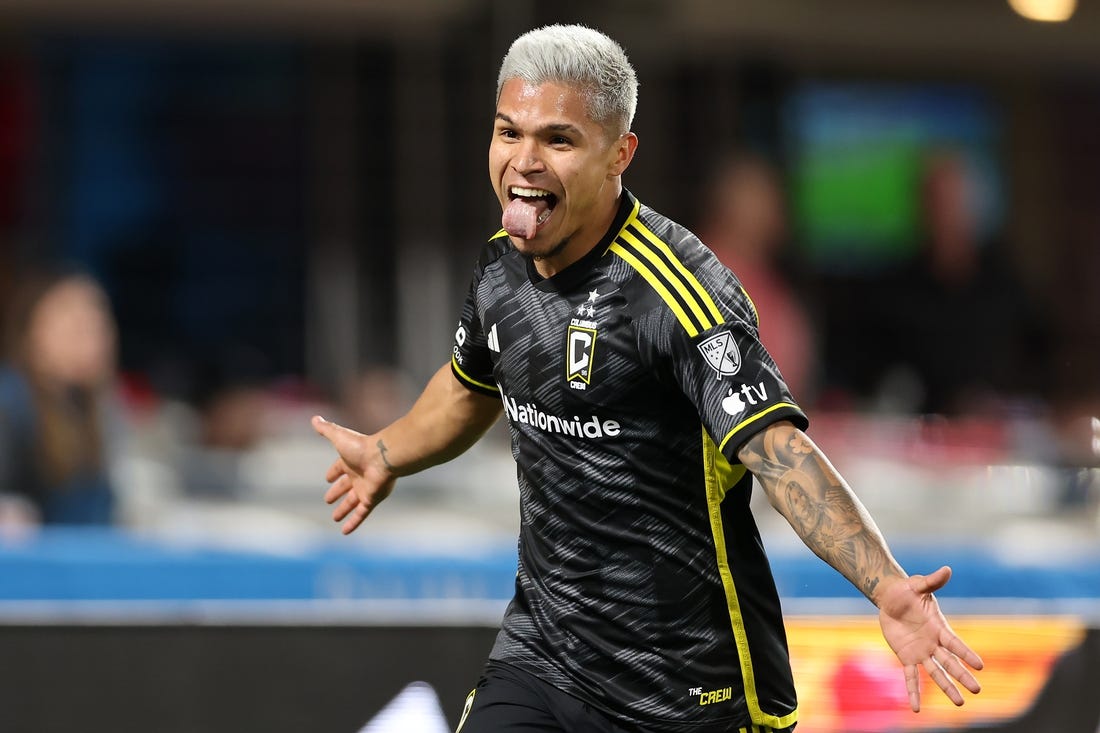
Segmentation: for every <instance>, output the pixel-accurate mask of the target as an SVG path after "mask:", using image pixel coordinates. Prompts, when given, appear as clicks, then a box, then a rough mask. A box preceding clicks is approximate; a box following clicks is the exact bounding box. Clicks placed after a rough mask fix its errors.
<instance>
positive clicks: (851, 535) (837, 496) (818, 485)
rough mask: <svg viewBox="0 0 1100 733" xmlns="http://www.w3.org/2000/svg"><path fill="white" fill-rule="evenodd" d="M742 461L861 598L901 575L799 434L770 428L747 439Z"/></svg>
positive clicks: (851, 498)
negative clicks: (890, 577) (892, 576)
mask: <svg viewBox="0 0 1100 733" xmlns="http://www.w3.org/2000/svg"><path fill="white" fill-rule="evenodd" d="M740 458H741V460H742V463H744V465H745V467H746V468H747V469H749V470H750V471H751V472H752V473H753V474H754V475H755V476H756V478H757V480H758V481H759V482H760V485H761V486H762V487H763V488H764V490H765V492H767V494H768V498H769V499H770V500H771V502H772V504H773V505H774V506H775V508H776V509H778V510H779V512H780V513H781V514H783V516H784V517H786V518H787V520H788V521H789V522H790V523H791V526H792V527H793V528H794V530H795V532H797V533H798V536H799V537H801V538H802V540H803V541H804V542H805V543H806V545H807V546H808V547H809V548H810V549H811V550H813V551H814V552H815V553H816V554H817V555H818V556H819V557H821V558H822V559H824V560H825V561H826V562H828V563H829V564H830V565H832V566H833V567H834V568H836V569H837V570H839V571H840V572H841V573H842V574H843V575H844V576H845V577H846V578H848V579H849V580H850V581H851V582H852V583H853V584H855V585H856V587H858V588H859V589H860V590H861V591H862V592H863V593H864V594H865V595H867V596H870V595H871V594H872V592H873V591H874V589H875V587H876V586H877V585H878V583H879V580H880V578H881V577H882V576H883V575H884V574H886V573H891V572H899V571H900V569H897V570H895V568H896V564H895V563H894V562H893V559H892V558H891V556H890V554H889V551H888V550H887V549H886V545H885V542H884V541H883V540H882V536H881V535H880V534H879V532H878V529H877V528H876V527H875V525H874V522H873V521H872V520H871V518H870V516H869V515H868V514H867V513H866V510H864V509H863V507H862V505H861V504H860V503H859V500H858V499H856V497H855V495H854V494H853V493H852V491H851V489H849V488H848V486H847V485H846V484H845V483H844V480H843V479H842V478H841V477H840V475H839V474H838V473H837V472H836V470H835V469H834V468H833V467H832V466H831V465H830V464H829V461H828V459H827V458H825V455H824V454H823V453H821V451H820V450H819V449H818V448H817V446H815V445H814V444H813V442H812V441H811V440H810V439H809V438H808V437H807V436H806V435H805V434H804V433H803V432H802V431H800V430H798V429H797V428H795V427H794V426H793V425H789V424H782V423H781V424H779V425H776V426H772V427H770V428H768V429H766V430H764V431H763V432H761V433H758V434H757V435H755V436H753V437H752V438H750V439H749V441H748V442H747V443H746V444H745V446H744V447H743V448H742V449H741V452H740Z"/></svg>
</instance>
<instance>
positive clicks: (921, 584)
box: [909, 565, 951, 593]
mask: <svg viewBox="0 0 1100 733" xmlns="http://www.w3.org/2000/svg"><path fill="white" fill-rule="evenodd" d="M949 580H951V568H950V567H948V566H947V565H944V566H943V567H942V568H940V569H939V570H937V571H936V572H934V573H929V574H928V575H910V576H909V587H910V588H912V589H913V591H914V592H916V593H935V592H936V591H938V590H939V589H940V588H942V587H944V586H945V585H947V581H949Z"/></svg>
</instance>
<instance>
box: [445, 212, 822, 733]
mask: <svg viewBox="0 0 1100 733" xmlns="http://www.w3.org/2000/svg"><path fill="white" fill-rule="evenodd" d="M452 369H453V371H454V373H455V376H456V377H457V378H458V379H459V380H460V381H461V382H463V383H464V384H465V385H466V386H467V387H468V388H470V389H472V390H476V391H480V392H483V393H486V394H490V395H494V396H497V397H499V399H501V400H502V402H503V403H504V408H505V418H506V419H507V420H508V423H509V427H510V430H511V438H512V453H513V455H514V457H515V460H516V463H517V474H518V481H519V490H520V512H521V526H520V536H519V567H518V572H517V575H516V590H515V597H514V599H513V600H512V602H511V603H510V604H509V606H508V609H507V611H506V613H505V617H504V621H503V626H502V629H501V632H500V634H499V636H498V638H497V642H496V644H495V646H494V648H493V650H492V653H491V654H490V657H491V659H494V660H499V661H502V662H506V663H509V664H512V665H515V666H518V667H520V668H522V669H524V670H526V671H528V672H531V673H533V674H536V675H538V676H540V677H541V678H543V679H545V680H547V681H548V682H550V683H551V684H553V685H555V686H556V687H558V688H559V689H561V690H563V691H565V692H568V693H570V694H572V695H575V696H577V697H579V698H580V699H582V700H584V701H585V702H588V703H589V704H591V705H594V706H596V707H598V708H600V709H602V710H604V711H607V712H608V713H610V714H612V715H614V716H615V717H616V718H618V719H621V720H623V721H626V722H628V723H630V724H633V725H639V726H645V727H647V728H650V729H667V730H707V731H725V730H734V731H736V730H739V729H740V728H742V727H745V726H748V725H758V726H766V727H769V728H786V727H788V726H790V725H791V724H793V723H794V722H795V720H796V718H797V711H796V701H795V693H794V686H793V682H792V679H791V671H790V664H789V661H788V655H787V646H786V638H785V634H784V631H783V624H782V618H781V613H780V605H779V598H778V594H777V592H776V589H775V585H774V581H773V579H772V576H771V571H770V568H769V566H768V561H767V558H766V556H765V553H764V548H763V546H762V544H761V540H760V536H759V532H758V530H757V527H756V523H755V521H754V520H753V517H752V514H751V512H750V510H749V498H750V493H751V490H752V482H751V475H749V474H748V473H747V472H746V470H745V469H744V467H743V466H741V465H740V463H739V461H738V459H737V451H738V449H739V448H740V446H741V445H742V444H743V443H744V441H745V440H746V439H747V438H748V437H749V436H751V435H752V434H753V433H755V432H757V431H759V430H760V429H762V428H764V427H766V426H767V425H769V424H771V423H773V422H775V421H777V420H789V421H791V422H793V423H794V424H796V425H798V426H799V427H805V426H806V418H805V416H804V415H803V413H802V411H801V410H800V409H799V408H798V406H797V405H796V404H795V402H794V400H793V398H792V397H791V395H790V394H789V393H788V390H787V387H786V385H785V384H784V382H783V379H782V377H781V375H780V373H779V371H778V369H777V368H776V366H775V364H774V363H773V361H772V359H771V357H770V356H769V355H768V354H767V352H766V351H765V349H764V347H763V346H762V345H761V344H760V341H759V338H758V335H757V315H756V312H755V309H754V307H753V305H752V301H751V300H750V299H749V297H748V295H747V294H746V293H745V292H744V290H743V289H742V288H741V285H740V283H739V282H738V280H737V279H736V277H735V276H734V275H733V274H732V273H731V272H730V271H729V270H728V269H726V268H725V267H724V266H722V265H721V264H720V263H719V262H718V260H717V259H716V258H715V257H714V256H713V254H712V253H711V252H710V250H708V249H707V248H706V247H705V246H704V245H703V244H702V243H701V242H700V241H699V240H698V239H697V238H696V237H695V236H694V235H693V234H692V233H691V232H689V231H688V230H687V229H685V228H684V227H682V226H680V225H678V224H676V223H675V222H673V221H671V220H669V219H667V218H665V217H663V216H661V215H660V214H658V213H656V212H655V211H653V210H652V209H650V208H648V207H646V206H643V205H641V204H640V203H639V202H638V201H637V200H636V199H635V198H634V197H633V196H632V195H631V194H630V193H629V192H625V191H624V193H623V196H622V200H621V205H620V209H619V212H618V215H617V216H616V219H615V221H614V223H613V224H612V226H611V228H610V230H609V231H608V233H607V235H606V236H605V238H604V240H603V241H602V242H601V243H600V244H599V245H597V246H596V247H595V248H594V249H593V250H592V251H591V252H590V253H589V254H587V255H586V256H585V257H584V258H582V259H581V260H579V261H577V262H576V263H574V264H573V265H571V266H569V267H568V268H566V269H565V270H563V271H562V272H560V273H558V274H557V275H555V276H554V277H552V278H548V279H544V278H542V277H540V276H539V275H538V273H537V272H536V271H535V268H534V266H533V264H532V263H531V262H530V261H529V260H528V259H527V258H525V257H523V256H522V255H520V254H519V253H518V252H517V251H516V250H515V248H514V247H513V246H512V244H511V242H510V240H509V238H508V236H507V234H505V233H504V232H500V233H498V234H497V236H495V237H494V238H493V239H491V240H490V241H489V243H488V244H487V245H486V247H485V249H484V251H483V253H482V255H481V257H480V259H479V261H478V263H477V266H476V268H475V272H474V277H473V281H472V284H471V286H470V291H469V294H468V297H467V300H466V302H465V305H464V307H463V311H462V317H461V322H460V323H459V326H458V330H457V332H456V334H455V345H454V353H453V359H452Z"/></svg>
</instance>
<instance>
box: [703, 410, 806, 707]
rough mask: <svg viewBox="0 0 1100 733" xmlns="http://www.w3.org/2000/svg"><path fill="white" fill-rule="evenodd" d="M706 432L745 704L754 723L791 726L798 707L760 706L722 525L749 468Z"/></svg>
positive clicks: (715, 529)
mask: <svg viewBox="0 0 1100 733" xmlns="http://www.w3.org/2000/svg"><path fill="white" fill-rule="evenodd" d="M702 433H703V469H704V473H705V477H706V490H707V513H708V514H709V515H710V531H711V535H712V536H713V538H714V552H715V559H716V560H717V562H718V574H719V575H720V576H721V578H722V587H723V589H724V590H725V594H726V606H727V608H728V610H729V616H730V626H731V628H732V630H733V640H734V643H735V644H736V645H737V658H738V661H739V663H740V665H741V680H742V682H743V683H744V687H745V704H746V706H747V707H748V709H749V717H750V718H752V722H753V724H754V725H767V726H769V727H771V728H789V727H790V726H792V725H794V724H795V723H796V722H797V721H798V709H797V708H796V709H795V710H792V711H791V712H790V713H787V714H786V715H784V716H782V717H780V716H777V715H769V714H768V713H765V712H764V711H763V710H761V709H760V698H759V697H758V696H757V693H756V675H755V673H754V671H753V668H752V655H751V654H750V651H749V638H748V633H747V632H746V630H745V619H744V618H743V617H742V615H741V601H740V599H738V597H737V587H736V586H735V585H734V582H733V573H732V572H731V571H730V562H729V556H728V552H727V550H726V530H725V527H724V526H723V524H722V501H723V499H725V497H726V492H727V491H728V490H729V489H730V488H731V487H733V486H734V485H736V483H737V481H739V480H740V479H741V477H742V476H744V475H745V470H746V469H745V467H744V466H741V465H738V466H732V465H731V464H730V462H729V461H728V460H726V457H725V456H724V455H723V454H722V452H721V451H720V450H719V449H718V447H717V446H715V444H714V441H713V440H712V439H711V437H710V435H709V434H708V433H707V431H706V428H703V429H702Z"/></svg>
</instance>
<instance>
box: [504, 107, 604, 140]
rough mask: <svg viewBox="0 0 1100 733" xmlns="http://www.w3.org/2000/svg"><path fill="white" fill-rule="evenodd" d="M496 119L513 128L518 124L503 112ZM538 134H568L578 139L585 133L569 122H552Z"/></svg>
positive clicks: (540, 129)
mask: <svg viewBox="0 0 1100 733" xmlns="http://www.w3.org/2000/svg"><path fill="white" fill-rule="evenodd" d="M496 119H498V120H500V121H501V122H506V123H508V124H509V125H512V126H515V124H516V123H515V122H514V121H513V120H512V118H511V117H509V116H508V115H506V114H504V113H503V112H497V114H496ZM538 132H541V133H557V132H567V133H569V134H571V135H576V136H578V137H579V136H583V133H582V132H581V130H580V128H578V127H577V126H576V125H571V124H569V123H568V122H552V123H550V124H549V125H543V126H542V127H541V128H539V130H538Z"/></svg>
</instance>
